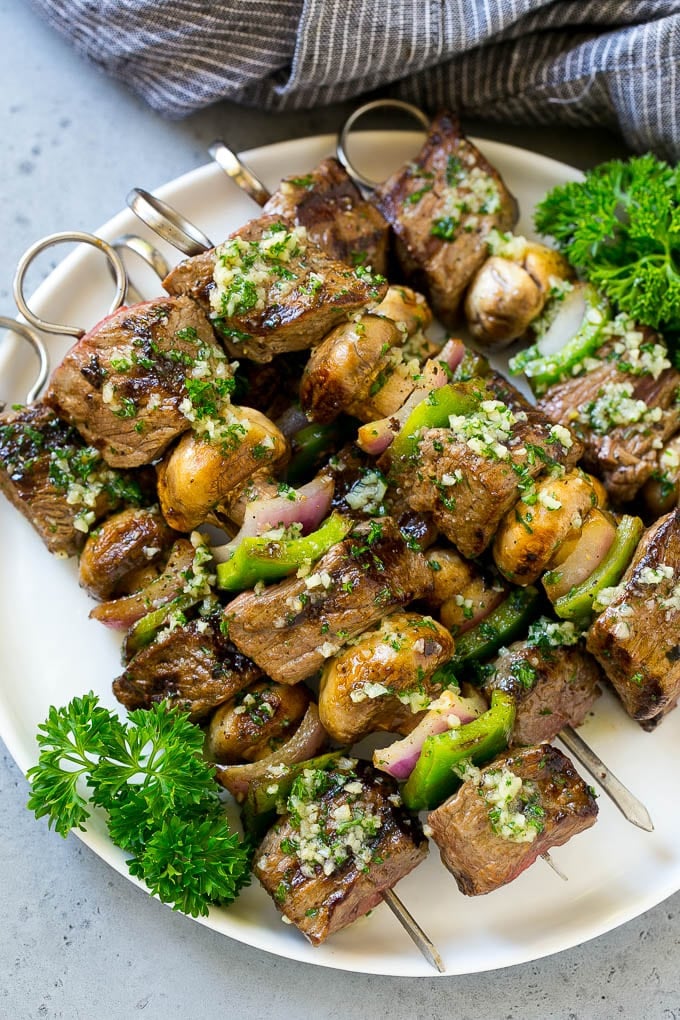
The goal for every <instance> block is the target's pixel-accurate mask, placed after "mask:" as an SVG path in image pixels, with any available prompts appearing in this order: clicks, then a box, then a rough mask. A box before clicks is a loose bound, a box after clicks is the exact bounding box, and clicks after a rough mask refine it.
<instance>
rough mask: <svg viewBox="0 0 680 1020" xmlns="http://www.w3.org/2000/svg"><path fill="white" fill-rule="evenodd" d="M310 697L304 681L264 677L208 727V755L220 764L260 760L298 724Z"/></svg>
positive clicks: (227, 705) (221, 709) (219, 712)
mask: <svg viewBox="0 0 680 1020" xmlns="http://www.w3.org/2000/svg"><path fill="white" fill-rule="evenodd" d="M310 700H311V696H310V693H309V691H308V689H307V688H306V687H305V686H304V685H303V684H297V685H296V686H294V687H290V686H286V685H284V684H277V683H274V681H273V680H261V681H260V682H259V683H256V684H253V686H252V687H249V688H248V690H246V691H242V692H241V693H240V694H238V695H237V696H236V698H235V699H234V700H233V701H228V702H226V703H225V704H224V705H221V706H220V707H219V708H218V709H217V711H216V712H215V714H214V715H213V717H212V719H211V720H210V724H209V726H208V732H207V736H206V744H205V749H206V757H207V759H208V761H213V762H218V763H219V764H221V765H236V764H239V763H240V762H243V761H259V760H260V759H261V758H266V757H267V756H268V755H270V754H271V753H272V752H273V751H275V750H276V749H277V748H278V747H279V745H280V744H282V743H283V742H285V741H286V740H287V739H288V738H289V737H290V736H291V735H292V733H293V732H294V730H295V729H296V728H297V727H298V726H299V724H300V723H301V721H302V718H303V716H304V714H305V712H306V711H307V705H308V704H309V702H310Z"/></svg>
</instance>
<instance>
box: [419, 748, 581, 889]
mask: <svg viewBox="0 0 680 1020" xmlns="http://www.w3.org/2000/svg"><path fill="white" fill-rule="evenodd" d="M468 775H469V778H466V780H465V782H464V783H463V785H462V786H461V788H460V789H459V790H458V792H457V793H455V794H454V795H453V797H449V799H448V800H447V801H445V802H444V804H442V805H441V807H438V808H436V810H434V811H431V812H430V814H429V815H428V819H427V821H428V825H429V826H430V829H431V830H432V839H433V840H434V842H435V843H436V844H437V846H438V847H439V850H440V853H441V858H442V861H443V863H444V864H445V866H446V867H447V868H448V869H449V871H450V872H451V874H452V875H453V877H454V878H455V880H456V882H457V883H458V888H459V889H460V891H461V892H463V893H465V895H466V896H480V895H482V894H484V893H488V892H492V891H493V890H494V889H498V888H500V886H502V885H506V884H507V883H508V882H512V881H513V879H515V878H517V877H518V876H519V875H521V873H522V872H523V871H524V870H525V869H526V868H528V867H529V866H530V865H531V864H533V863H534V861H535V860H536V858H537V857H539V856H540V855H541V854H544V853H546V851H547V850H550V848H551V847H553V846H562V844H563V843H566V842H567V841H568V840H569V839H571V837H572V836H575V835H576V834H577V833H579V832H583V830H584V829H588V828H590V826H591V825H593V824H594V823H595V819H596V818H597V804H596V802H595V798H594V797H593V795H592V793H591V792H590V790H589V789H588V787H587V786H586V784H585V783H584V782H583V780H582V779H581V777H580V776H579V774H578V773H577V772H576V770H575V768H574V766H573V765H572V763H571V762H570V761H569V759H568V758H567V757H565V755H563V754H562V752H561V751H558V750H557V748H555V747H551V746H550V744H540V745H539V746H538V747H527V748H523V749H522V750H521V751H515V752H514V753H513V752H510V753H506V754H504V755H501V756H500V757H498V758H496V759H495V760H494V761H492V762H491V764H490V765H487V766H486V768H483V769H481V770H480V769H476V768H475V767H474V766H469V767H468Z"/></svg>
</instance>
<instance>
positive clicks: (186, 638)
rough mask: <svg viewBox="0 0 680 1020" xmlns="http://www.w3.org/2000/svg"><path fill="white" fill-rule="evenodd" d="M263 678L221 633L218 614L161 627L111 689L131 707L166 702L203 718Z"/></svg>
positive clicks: (145, 706) (149, 705)
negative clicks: (158, 632)
mask: <svg viewBox="0 0 680 1020" xmlns="http://www.w3.org/2000/svg"><path fill="white" fill-rule="evenodd" d="M261 676H262V671H261V670H260V669H259V668H258V667H257V666H256V665H255V663H254V662H251V660H250V659H248V658H247V657H246V656H245V655H242V654H241V653H240V652H239V651H238V649H237V648H235V647H234V645H233V644H232V643H231V641H229V640H228V638H226V637H225V636H224V635H223V634H222V632H221V630H220V613H219V612H217V613H215V614H212V615H211V616H209V617H205V618H199V619H197V620H192V621H191V622H190V623H186V624H183V625H180V626H178V627H174V628H171V627H168V628H166V629H165V630H163V631H161V633H160V634H159V635H158V636H157V637H156V638H155V640H154V641H153V642H152V643H151V644H150V645H149V646H148V647H147V648H142V650H141V651H139V652H137V654H136V655H135V656H133V658H132V659H131V660H130V662H129V663H128V665H127V668H126V669H125V672H124V673H122V674H121V676H119V677H118V678H117V679H116V680H114V681H113V693H114V694H115V696H116V697H117V698H118V701H120V702H121V704H123V705H125V707H126V708H127V709H128V710H130V709H133V708H151V706H152V705H153V704H155V703H156V702H159V701H167V702H169V703H170V704H173V705H178V706H179V707H181V708H182V709H184V710H186V711H188V712H189V713H190V717H191V718H192V719H201V718H203V717H204V716H206V715H207V714H208V712H210V710H211V709H213V708H215V706H216V705H220V704H221V703H222V702H223V701H228V700H229V698H233V697H234V695H236V694H238V692H239V691H241V690H243V689H244V688H245V687H249V686H250V684H252V683H254V682H255V681H256V680H259V678H260V677H261Z"/></svg>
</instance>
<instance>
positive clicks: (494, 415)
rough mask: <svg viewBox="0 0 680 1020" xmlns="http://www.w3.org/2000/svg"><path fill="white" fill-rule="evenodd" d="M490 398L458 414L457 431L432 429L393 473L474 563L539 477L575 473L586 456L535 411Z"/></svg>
mask: <svg viewBox="0 0 680 1020" xmlns="http://www.w3.org/2000/svg"><path fill="white" fill-rule="evenodd" d="M462 385H466V386H472V387H479V383H475V382H472V383H469V384H462ZM487 394H488V397H489V398H490V399H483V400H481V402H480V404H479V407H478V410H476V411H475V412H474V413H473V414H470V415H465V416H464V415H459V416H457V418H456V419H455V420H454V417H453V416H452V418H451V427H450V428H436V429H427V430H425V431H424V432H423V433H422V436H421V438H420V441H419V443H418V449H417V452H416V453H415V454H414V455H413V456H412V457H410V458H409V459H408V461H407V462H406V463H404V464H396V465H393V469H392V474H393V477H394V478H395V480H396V481H397V483H398V485H399V487H400V489H401V491H402V492H403V493H404V494H405V495H406V498H407V500H408V502H409V505H410V506H411V508H412V509H413V510H419V511H425V512H429V513H431V514H432V517H433V520H434V522H435V524H436V525H437V527H438V528H439V530H440V531H441V532H442V533H443V534H444V535H446V537H447V538H448V539H449V541H450V542H452V543H453V544H454V545H455V546H456V547H457V548H458V549H459V550H460V552H461V553H462V554H463V556H467V557H468V559H473V558H474V557H475V556H478V555H479V554H480V553H481V552H483V551H484V549H486V548H487V546H488V545H489V543H490V542H491V541H492V539H493V536H494V534H495V532H496V530H497V529H498V526H499V524H500V522H501V520H502V518H503V517H504V515H505V514H506V513H507V512H508V510H510V509H511V508H512V507H513V506H514V505H515V504H516V503H517V501H518V499H519V498H520V496H522V495H523V494H526V493H527V492H528V491H529V489H530V487H531V482H532V479H534V478H537V477H538V476H539V475H541V474H542V473H543V472H545V471H546V469H560V468H561V467H564V468H570V467H571V466H572V465H573V464H574V463H575V462H576V461H577V460H578V456H579V453H580V444H579V443H578V442H577V441H575V440H574V439H573V437H572V436H571V435H570V433H569V432H568V430H564V431H560V430H559V429H560V427H559V426H558V427H557V431H556V430H555V427H553V426H552V425H551V423H550V422H548V421H547V420H546V418H545V416H544V415H542V414H540V413H539V412H536V411H535V410H533V409H532V408H529V409H528V410H526V411H524V410H513V409H512V407H511V406H509V405H508V404H506V403H504V402H503V401H499V400H495V399H491V398H492V397H493V394H492V392H491V391H490V390H489V391H487ZM480 395H481V396H482V397H484V396H485V394H484V393H483V392H482V391H480ZM389 453H390V451H389V449H388V451H387V455H389ZM527 527H530V523H529V522H528V521H527Z"/></svg>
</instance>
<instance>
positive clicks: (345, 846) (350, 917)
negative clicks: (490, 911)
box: [253, 759, 428, 945]
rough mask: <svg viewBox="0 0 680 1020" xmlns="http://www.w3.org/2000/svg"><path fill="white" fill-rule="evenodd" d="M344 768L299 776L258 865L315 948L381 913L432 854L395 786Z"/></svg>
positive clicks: (365, 770)
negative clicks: (385, 898)
mask: <svg viewBox="0 0 680 1020" xmlns="http://www.w3.org/2000/svg"><path fill="white" fill-rule="evenodd" d="M342 765H344V768H343V767H338V768H334V769H332V770H330V769H329V770H328V771H326V772H322V771H319V770H316V771H315V770H312V769H307V770H306V771H305V772H303V773H302V775H301V776H300V777H299V778H298V779H297V780H296V781H295V784H294V786H293V790H292V792H291V795H290V797H289V798H288V802H287V806H288V813H287V814H285V815H283V817H282V818H281V819H280V821H279V822H278V823H277V824H276V825H274V827H273V828H272V829H271V830H270V831H269V832H268V834H267V835H266V836H265V838H264V840H263V841H262V843H261V844H260V846H259V848H258V849H257V850H256V852H255V858H254V867H253V872H254V874H255V875H256V876H257V878H258V879H259V880H260V882H261V883H262V885H263V886H264V888H265V889H266V890H267V892H268V893H269V895H270V896H271V897H272V898H273V900H274V902H275V903H276V906H277V909H278V910H280V911H281V913H282V914H283V916H284V919H286V920H288V921H290V922H292V923H293V924H294V925H296V926H297V927H298V928H299V929H300V931H301V932H302V933H303V935H305V936H306V937H307V938H308V939H309V941H310V942H311V943H312V944H313V945H320V944H321V943H322V942H325V940H326V939H327V938H328V937H329V936H330V935H332V934H333V933H334V932H336V931H339V930H340V929H341V928H345V927H346V926H347V925H348V924H351V923H352V921H355V920H356V919H357V918H359V917H362V916H363V915H364V914H366V913H367V912H368V911H369V910H372V909H373V907H375V906H377V905H378V903H379V902H380V900H381V897H382V892H383V890H384V889H391V888H392V887H393V886H394V885H395V884H396V883H397V882H398V881H399V879H401V878H403V877H404V876H405V875H407V874H408V873H409V872H410V871H412V870H413V868H415V867H416V865H418V864H420V862H421V861H422V860H424V859H425V857H426V856H427V852H428V846H427V840H426V839H425V837H424V836H423V831H422V829H421V827H420V824H419V822H418V820H417V819H416V818H414V817H412V816H410V815H409V814H408V813H407V812H406V811H405V810H404V809H403V808H402V807H401V806H400V805H401V798H399V796H398V794H397V793H396V786H395V785H394V784H393V782H392V781H391V780H390V779H389V778H388V777H387V776H385V775H383V774H382V773H377V772H375V771H374V770H373V769H371V767H370V766H368V765H366V764H361V765H359V766H356V762H354V761H353V760H352V759H341V760H340V763H339V766H342ZM352 766H356V767H355V768H353V767H352Z"/></svg>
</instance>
